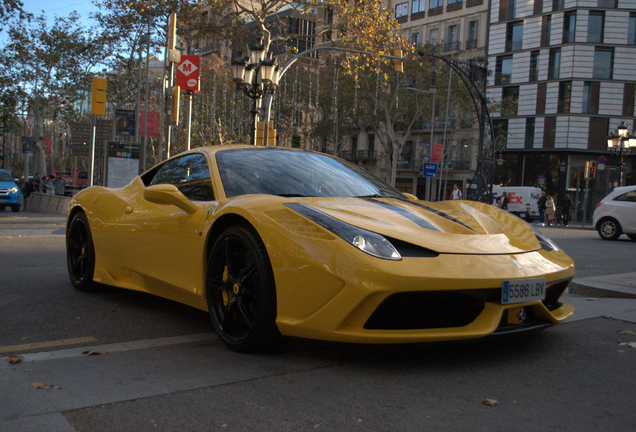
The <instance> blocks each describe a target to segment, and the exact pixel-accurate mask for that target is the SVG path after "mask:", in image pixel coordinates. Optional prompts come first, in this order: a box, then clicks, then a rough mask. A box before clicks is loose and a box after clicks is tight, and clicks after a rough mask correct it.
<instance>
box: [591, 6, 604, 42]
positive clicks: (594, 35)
mask: <svg viewBox="0 0 636 432" xmlns="http://www.w3.org/2000/svg"><path fill="white" fill-rule="evenodd" d="M604 30H605V12H598V11H595V12H590V16H589V18H588V21H587V41H588V42H589V43H603V32H604Z"/></svg>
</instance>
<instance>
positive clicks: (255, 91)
mask: <svg viewBox="0 0 636 432" xmlns="http://www.w3.org/2000/svg"><path fill="white" fill-rule="evenodd" d="M232 75H233V77H234V83H235V84H236V89H237V90H242V91H243V93H245V95H246V96H247V97H249V98H251V99H252V100H253V103H252V109H251V110H250V113H251V114H252V116H253V118H252V122H253V128H252V138H251V143H252V145H256V143H257V140H256V121H257V115H258V114H259V112H261V110H262V109H263V107H262V100H263V96H265V95H268V94H274V92H275V91H276V89H277V88H278V79H279V75H280V67H279V66H277V65H276V61H275V60H274V59H273V58H272V52H271V51H268V50H267V47H266V46H265V44H264V43H263V40H262V39H261V38H259V39H258V40H257V41H256V43H254V44H251V45H250V46H249V56H248V57H240V58H235V59H233V60H232ZM261 117H265V116H264V115H262V114H261ZM268 129H269V125H268V124H266V125H265V131H264V136H263V145H267V138H268Z"/></svg>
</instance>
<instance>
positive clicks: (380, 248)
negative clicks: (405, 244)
mask: <svg viewBox="0 0 636 432" xmlns="http://www.w3.org/2000/svg"><path fill="white" fill-rule="evenodd" d="M285 205H286V206H287V207H289V208H291V209H292V210H294V211H296V212H298V213H300V214H301V215H303V216H305V217H307V218H309V219H311V220H312V221H314V222H316V223H317V224H318V225H320V226H322V227H323V228H325V229H327V230H329V231H331V232H332V233H334V234H335V235H337V236H338V237H341V238H342V239H344V240H346V241H348V242H349V243H351V244H352V245H354V246H355V247H357V248H358V249H360V250H361V251H363V252H366V253H368V254H369V255H373V256H374V257H377V258H383V259H388V260H395V261H399V260H401V259H402V256H401V255H400V253H399V252H398V251H397V249H395V247H394V246H393V245H392V244H391V242H389V241H388V240H387V239H386V238H384V237H383V236H381V235H380V234H376V233H374V232H371V231H367V230H364V229H362V228H358V227H355V226H353V225H349V224H348V223H345V222H342V221H341V220H338V219H336V218H334V217H331V216H329V215H327V214H325V213H323V212H320V211H318V210H315V209H313V208H311V207H309V206H306V205H304V204H285Z"/></svg>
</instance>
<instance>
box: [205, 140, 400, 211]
mask: <svg viewBox="0 0 636 432" xmlns="http://www.w3.org/2000/svg"><path fill="white" fill-rule="evenodd" d="M216 161H217V165H218V167H219V171H220V173H221V180H222V181H223V188H224V189H225V194H226V196H227V197H233V196H237V195H247V194H268V195H279V196H288V197H305V196H306V197H392V198H400V199H405V198H406V197H405V196H404V195H402V193H400V192H399V191H398V190H397V189H394V188H392V187H391V186H389V185H387V184H386V183H384V182H383V181H381V180H379V179H377V178H376V177H374V176H372V175H371V174H369V173H368V172H366V171H364V170H363V169H361V168H358V167H357V166H355V165H353V164H349V163H347V162H344V161H340V160H338V159H335V158H332V157H329V156H326V155H321V154H318V153H311V152H306V151H301V150H281V149H277V148H275V147H271V148H254V149H233V150H225V151H219V152H218V153H217V154H216Z"/></svg>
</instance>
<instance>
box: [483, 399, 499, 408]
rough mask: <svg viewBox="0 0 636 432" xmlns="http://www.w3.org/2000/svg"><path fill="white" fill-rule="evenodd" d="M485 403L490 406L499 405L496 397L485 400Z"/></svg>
mask: <svg viewBox="0 0 636 432" xmlns="http://www.w3.org/2000/svg"><path fill="white" fill-rule="evenodd" d="M482 403H483V404H484V405H488V406H495V405H497V401H496V400H494V399H486V400H485V401H483V402H482Z"/></svg>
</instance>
